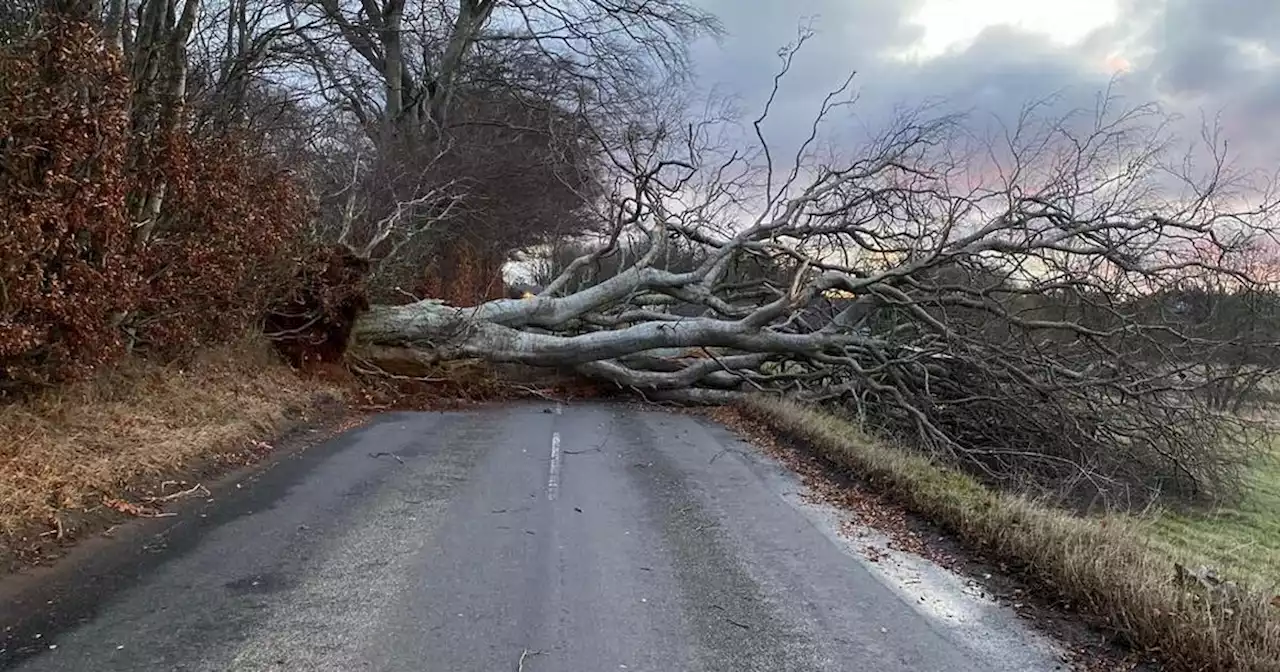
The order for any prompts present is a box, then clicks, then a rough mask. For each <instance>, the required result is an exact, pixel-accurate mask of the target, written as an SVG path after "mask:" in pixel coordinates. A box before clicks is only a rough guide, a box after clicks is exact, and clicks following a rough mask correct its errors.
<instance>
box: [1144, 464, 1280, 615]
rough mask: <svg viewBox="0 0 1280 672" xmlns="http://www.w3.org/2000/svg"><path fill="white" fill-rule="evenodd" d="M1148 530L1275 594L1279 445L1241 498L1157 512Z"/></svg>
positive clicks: (1279, 547) (1174, 550)
mask: <svg viewBox="0 0 1280 672" xmlns="http://www.w3.org/2000/svg"><path fill="white" fill-rule="evenodd" d="M1149 532H1150V535H1151V537H1152V539H1153V540H1154V542H1155V543H1156V544H1157V545H1159V546H1160V547H1162V548H1163V549H1165V550H1166V552H1168V553H1170V554H1172V555H1175V556H1177V557H1186V558H1188V559H1190V560H1192V561H1193V562H1194V563H1195V564H1204V565H1206V566H1208V567H1212V568H1214V569H1215V570H1216V571H1218V572H1220V573H1221V574H1222V575H1223V576H1224V577H1226V578H1236V577H1239V578H1240V579H1242V580H1244V581H1247V582H1249V583H1252V584H1254V585H1257V586H1260V587H1262V588H1264V589H1269V590H1270V591H1271V592H1272V593H1273V594H1277V595H1280V450H1275V451H1273V456H1272V457H1271V458H1270V459H1268V460H1267V461H1266V462H1264V463H1262V464H1260V465H1258V469H1257V470H1256V471H1255V472H1254V473H1253V475H1252V477H1251V479H1250V483H1249V487H1248V490H1247V492H1246V494H1245V497H1244V498H1243V499H1242V500H1241V501H1239V502H1236V503H1233V504H1231V505H1229V506H1222V507H1218V508H1215V509H1213V510H1210V511H1203V512H1193V513H1183V512H1167V511H1163V512H1159V513H1157V514H1156V516H1155V517H1154V521H1153V523H1152V524H1151V526H1150V528H1149ZM1277 599H1278V600H1280V598H1277Z"/></svg>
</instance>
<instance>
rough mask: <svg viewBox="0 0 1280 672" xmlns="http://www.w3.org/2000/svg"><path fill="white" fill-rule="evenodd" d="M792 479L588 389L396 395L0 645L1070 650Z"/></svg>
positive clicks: (550, 659)
mask: <svg viewBox="0 0 1280 672" xmlns="http://www.w3.org/2000/svg"><path fill="white" fill-rule="evenodd" d="M800 487H801V486H799V485H798V484H797V483H796V482H795V481H794V480H793V479H792V478H791V476H790V475H789V474H787V473H786V472H785V471H784V470H783V469H782V468H781V467H779V466H778V465H777V464H776V463H774V462H772V461H771V460H769V459H768V458H766V457H764V456H762V455H760V454H759V453H757V452H755V451H754V450H753V449H752V448H751V447H749V446H747V445H745V444H743V443H740V442H739V441H738V440H737V439H735V438H734V437H733V435H731V434H730V433H729V432H728V431H727V430H725V429H723V428H721V427H718V426H716V425H714V424H713V423H711V422H709V421H707V420H705V419H702V418H698V417H693V416H689V415H675V414H668V413H663V412H660V411H657V410H650V409H643V408H636V407H630V406H622V405H596V404H582V405H576V404H575V405H569V406H565V407H563V409H560V408H556V407H555V405H554V404H523V405H514V406H506V407H501V408H493V409H485V410H477V411H472V412H450V413H397V414H389V415H385V416H382V417H380V418H378V419H377V420H375V421H374V422H372V423H370V424H368V425H366V426H364V427H363V428H360V429H358V430H355V431H352V432H350V433H348V434H346V435H343V436H340V437H337V438H335V439H333V440H331V441H329V442H328V443H326V444H324V445H321V446H318V447H315V448H312V449H310V450H308V451H304V452H303V453H301V454H300V455H299V456H298V457H297V458H296V459H291V460H285V461H283V462H280V463H278V464H276V465H274V466H273V467H272V468H271V469H269V470H267V471H266V472H265V473H263V474H261V475H260V476H258V477H257V478H255V479H251V480H247V481H245V482H244V483H243V484H242V486H241V487H238V488H233V489H231V492H230V494H229V495H227V496H222V495H220V496H219V499H218V501H215V502H213V503H211V504H208V505H202V507H203V508H196V509H192V510H188V511H184V512H183V514H182V515H181V516H180V517H178V518H174V519H171V520H172V521H173V523H172V525H173V528H172V529H167V528H166V529H165V530H162V531H161V532H159V533H155V534H152V533H148V535H147V536H146V537H144V538H141V539H132V540H129V539H123V540H117V541H115V542H112V543H114V544H117V545H127V544H136V545H138V546H139V547H140V549H141V550H139V551H137V552H138V553H139V555H138V558H137V559H136V562H131V563H128V564H127V565H126V567H125V568H124V569H123V570H119V569H117V570H115V571H113V572H111V573H108V574H106V575H101V574H94V571H95V570H92V569H91V568H90V569H85V570H84V572H83V573H84V574H86V576H84V577H81V579H77V580H78V581H82V584H83V585H82V586H80V587H77V586H76V584H75V583H70V584H68V585H67V588H66V589H65V590H64V591H63V592H62V593H60V594H59V596H58V598H57V599H55V600H52V603H51V604H49V605H47V606H46V605H34V606H33V605H26V606H25V607H24V608H26V609H29V610H31V609H33V610H35V611H37V612H38V611H40V610H41V609H44V610H46V611H47V612H48V613H46V614H39V615H38V617H37V616H32V619H34V620H30V619H28V620H30V622H23V623H18V624H15V625H10V626H8V630H7V636H8V640H6V641H5V643H4V647H5V648H4V652H3V653H0V656H5V657H3V658H0V661H6V660H7V661H9V665H10V669H17V670H22V671H24V672H52V671H55V670H57V671H71V670H76V671H90V670H92V671H94V672H102V671H104V670H140V671H143V670H145V671H151V670H191V671H213V670H218V671H221V670H246V671H249V670H253V671H257V670H277V671H283V670H304V671H307V672H320V671H330V670H332V671H334V672H339V671H341V672H353V671H360V670H386V671H401V670H403V671H405V672H409V671H412V672H435V671H440V672H446V671H448V672H472V671H477V672H480V671H483V672H508V671H516V670H521V671H523V672H551V671H555V672H588V671H590V672H595V671H616V670H628V671H630V672H641V671H653V672H680V671H686V670H688V671H694V670H706V671H725V672H730V671H732V672H747V671H756V670H758V671H762V672H763V671H769V672H789V671H796V672H799V671H816V670H822V671H828V670H848V671H860V670H874V671H875V672H896V671H899V670H903V671H905V670H911V671H913V672H920V671H927V670H947V671H954V672H959V671H966V670H1010V671H1012V670H1018V671H1020V672H1021V671H1025V670H1040V669H1043V670H1052V669H1060V668H1059V666H1058V665H1059V663H1058V658H1057V656H1056V653H1055V651H1054V650H1053V647H1052V646H1050V645H1048V644H1047V643H1046V642H1044V641H1042V640H1041V639H1039V638H1037V637H1036V636H1034V635H1030V634H1028V633H1026V632H1024V631H1023V630H1022V629H1021V627H1020V626H1019V625H1017V624H1016V623H1015V622H1014V621H1013V620H1012V619H1009V618H1008V617H1007V616H1006V615H1004V614H1003V613H1002V612H1000V611H999V609H998V608H996V607H994V606H991V607H989V608H988V607H980V608H979V612H978V613H979V614H980V617H978V618H977V619H976V620H975V619H974V618H972V617H971V618H969V619H968V620H967V621H966V622H965V623H962V624H961V623H957V622H952V621H953V620H955V619H954V615H947V616H944V615H940V614H938V613H932V612H929V611H928V610H924V609H921V608H920V607H919V606H918V605H917V604H916V600H917V599H918V600H920V601H924V597H923V596H919V597H916V598H913V597H912V596H911V594H910V593H909V591H906V592H904V590H903V589H902V587H901V586H897V587H895V586H893V585H891V584H890V583H889V582H886V581H885V579H884V578H883V577H882V576H880V575H878V574H876V573H875V572H874V571H872V570H871V569H870V568H869V565H866V564H864V563H865V561H862V560H859V559H858V557H857V555H856V554H855V553H852V552H850V550H849V548H848V547H847V546H846V545H845V544H842V543H841V542H840V540H839V538H838V535H837V534H836V533H835V532H834V523H833V522H832V521H833V520H834V519H833V518H832V516H831V514H830V512H826V513H824V512H822V511H819V510H818V509H817V508H815V507H811V506H808V505H806V504H804V503H803V502H802V500H801V498H800V497H799V490H800ZM180 519H181V520H180ZM184 525H185V526H186V527H183V526H184ZM104 553H105V551H104ZM108 555H109V553H108ZM104 557H105V556H104ZM87 566H88V567H91V566H92V563H89V564H88V565H87ZM961 606H962V607H963V605H961ZM969 606H970V607H972V606H973V605H969ZM10 607H12V605H10ZM13 612H14V609H13V608H10V609H9V611H8V612H0V613H8V614H9V615H10V616H12V613H13ZM28 615H29V616H31V614H28ZM42 618H43V619H45V620H44V621H43V622H42V621H41V620H40V619H42ZM949 619H951V620H949ZM961 620H963V619H961ZM33 623H36V625H33ZM41 623H43V625H41ZM37 629H42V631H40V632H36V631H35V630H37Z"/></svg>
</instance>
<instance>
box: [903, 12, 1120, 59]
mask: <svg viewBox="0 0 1280 672" xmlns="http://www.w3.org/2000/svg"><path fill="white" fill-rule="evenodd" d="M1119 14H1120V8H1119V3H1118V2H1117V0H925V2H924V3H923V5H922V6H921V7H920V9H919V10H917V11H916V13H915V14H914V15H913V16H911V18H910V22H911V23H912V24H913V25H915V26H917V27H919V28H920V29H921V30H922V31H923V36H922V37H921V38H920V39H919V40H918V41H917V42H916V43H915V44H912V45H911V46H910V47H908V48H907V49H906V50H904V51H903V52H902V53H901V54H898V56H899V57H900V58H906V59H909V60H928V59H932V58H937V57H939V56H942V55H944V54H946V53H947V52H953V51H960V50H963V49H965V48H967V47H968V46H969V45H970V44H971V43H972V42H973V40H974V38H976V37H978V35H980V34H981V33H982V31H984V30H986V29H988V28H992V27H996V26H1008V27H1011V28H1016V29H1018V30H1020V31H1023V32H1027V33H1036V34H1039V35H1043V36H1044V37H1045V38H1046V39H1048V40H1049V41H1051V42H1053V43H1055V44H1058V45H1060V46H1067V45H1071V44H1076V43H1079V42H1080V41H1082V40H1084V39H1085V38H1086V37H1088V36H1089V34H1090V33H1092V32H1094V31H1096V30H1098V29H1099V28H1104V27H1106V26H1108V25H1110V24H1112V23H1114V22H1115V21H1116V19H1117V17H1118V16H1119Z"/></svg>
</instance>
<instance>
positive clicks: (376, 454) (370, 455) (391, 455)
mask: <svg viewBox="0 0 1280 672" xmlns="http://www.w3.org/2000/svg"><path fill="white" fill-rule="evenodd" d="M384 455H385V456H388V457H394V458H396V462H399V463H400V464H404V460H402V459H400V456H399V455H396V454H395V453H388V452H385V451H383V452H378V453H369V457H373V458H378V457H382V456H384Z"/></svg>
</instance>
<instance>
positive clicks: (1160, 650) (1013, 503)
mask: <svg viewBox="0 0 1280 672" xmlns="http://www.w3.org/2000/svg"><path fill="white" fill-rule="evenodd" d="M746 405H747V408H746V409H745V410H746V411H747V412H748V413H749V414H750V416H751V417H752V418H754V419H756V420H758V421H760V422H762V423H763V424H765V425H766V426H767V427H768V428H769V429H770V430H772V431H773V432H775V433H777V434H780V435H782V436H784V437H787V438H791V439H794V440H798V441H800V442H801V443H803V444H805V445H806V446H807V447H809V448H810V449H812V450H814V451H815V452H817V453H818V454H819V455H820V456H821V457H822V458H824V459H825V460H827V461H828V462H830V463H832V464H833V465H835V466H836V467H838V468H840V469H843V470H847V471H849V472H851V473H852V474H854V475H856V476H857V477H858V478H859V479H860V480H862V481H865V482H867V483H868V484H869V485H871V486H872V487H874V488H877V489H879V490H881V491H883V492H885V493H886V494H888V495H890V496H891V497H892V498H893V499H895V500H896V501H898V502H899V503H900V504H902V505H903V506H904V507H906V508H908V509H909V510H911V511H913V512H915V513H917V514H919V515H922V516H924V517H926V518H928V519H930V520H932V521H933V522H935V523H937V524H939V525H941V526H942V527H944V528H946V529H949V530H950V531H952V532H953V533H954V534H956V535H957V536H959V537H960V538H962V539H964V540H965V541H966V542H968V543H973V544H976V545H979V546H980V547H982V549H983V550H984V551H987V552H989V553H991V554H993V555H995V556H997V557H999V558H1002V559H1004V560H1007V561H1008V562H1009V563H1010V564H1011V566H1012V567H1013V568H1015V569H1016V570H1018V571H1020V572H1021V573H1023V574H1024V575H1025V576H1026V577H1027V578H1028V579H1030V580H1031V581H1032V582H1034V583H1036V584H1039V585H1041V586H1043V587H1044V588H1046V589H1050V590H1054V591H1057V592H1058V593H1060V594H1061V595H1062V596H1063V597H1064V598H1066V599H1068V600H1069V601H1070V602H1071V603H1072V604H1073V605H1074V606H1075V607H1076V608H1077V609H1079V611H1080V612H1081V613H1082V614H1085V615H1087V616H1089V617H1090V618H1092V619H1094V620H1095V621H1097V622H1098V624H1099V625H1103V626H1105V627H1107V628H1109V629H1111V630H1113V631H1114V632H1116V633H1118V634H1119V635H1120V636H1121V637H1122V638H1124V639H1126V640H1127V643H1128V644H1130V645H1131V646H1134V647H1136V648H1138V649H1140V650H1144V651H1147V652H1150V653H1152V654H1153V655H1157V656H1158V657H1160V658H1161V659H1163V660H1164V661H1166V662H1167V664H1168V665H1169V669H1180V670H1223V671H1225V670H1251V671H1252V670H1257V671H1261V672H1274V671H1280V609H1277V608H1276V607H1275V606H1273V605H1272V604H1271V599H1272V596H1271V595H1267V594H1264V593H1262V592H1260V591H1250V590H1249V589H1248V588H1242V589H1239V590H1236V591H1222V590H1209V589H1207V588H1204V587H1202V586H1200V585H1198V584H1195V585H1187V584H1186V583H1183V582H1181V581H1180V580H1179V578H1178V576H1177V574H1176V573H1175V571H1174V563H1175V562H1177V561H1183V560H1185V559H1186V558H1184V557H1181V556H1179V555H1177V554H1176V553H1172V552H1171V551H1172V550H1173V549H1171V548H1170V547H1168V546H1167V545H1164V546H1162V545H1159V544H1156V543H1153V542H1152V541H1151V540H1150V538H1149V537H1148V536H1147V535H1146V534H1145V533H1144V532H1143V531H1142V530H1141V529H1140V526H1138V525H1135V524H1132V523H1131V522H1129V521H1126V520H1123V519H1117V518H1105V519H1104V518H1098V519H1086V518H1080V517H1076V516H1073V515H1071V514H1069V513H1067V512H1065V511H1062V510H1058V509H1052V508H1047V507H1043V506H1040V505H1038V504H1036V503H1034V502H1031V501H1028V500H1026V499H1024V498H1021V497H1017V496H1014V495H1010V494H1006V493H1001V492H997V491H994V490H991V489H988V488H986V487H984V486H983V485H981V484H980V483H978V482H977V481H976V480H974V479H973V478H971V477H969V476H968V475H966V474H963V473H961V472H958V471H955V470H952V469H948V468H945V467H942V466H939V465H937V464H934V463H933V462H931V461H930V460H928V459H926V458H925V457H923V456H920V455H918V454H914V453H911V452H908V451H905V450H901V449H897V448H894V447H892V446H888V445H885V444H883V443H881V442H879V441H877V440H875V439H873V438H871V437H870V436H868V435H867V434H865V433H864V432H862V431H861V430H860V429H859V428H858V427H857V426H855V425H853V424H851V423H849V422H846V421H844V420H841V419H839V418H835V417H832V416H830V415H828V414H825V413H822V412H819V411H816V410H813V409H811V408H807V407H803V406H800V405H797V404H793V403H790V402H786V401H779V400H776V399H753V400H751V401H749V402H746Z"/></svg>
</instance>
